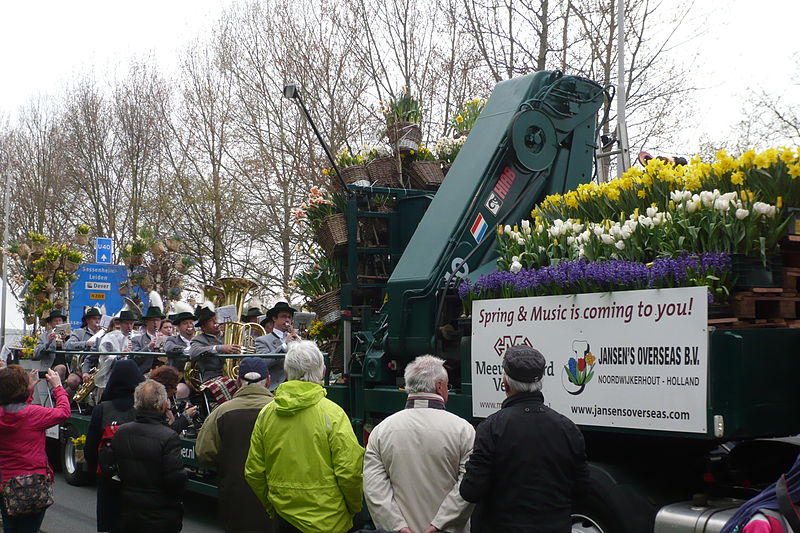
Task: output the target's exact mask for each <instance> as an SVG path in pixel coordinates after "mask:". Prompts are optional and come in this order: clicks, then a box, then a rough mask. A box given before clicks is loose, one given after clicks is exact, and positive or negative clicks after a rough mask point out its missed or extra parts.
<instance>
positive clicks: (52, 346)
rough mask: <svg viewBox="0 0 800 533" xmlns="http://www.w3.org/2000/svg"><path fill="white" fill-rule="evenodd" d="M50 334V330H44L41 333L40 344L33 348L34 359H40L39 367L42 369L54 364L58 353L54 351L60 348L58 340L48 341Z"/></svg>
mask: <svg viewBox="0 0 800 533" xmlns="http://www.w3.org/2000/svg"><path fill="white" fill-rule="evenodd" d="M49 336H50V332H49V331H44V332H42V334H41V335H39V344H37V345H36V348H34V350H33V360H34V361H39V369H40V370H47V369H48V368H50V367H51V366H53V361H55V359H56V354H54V353H53V350H59V349H60V348H59V347H58V345H57V344H58V342H57V341H53V342H47V337H49Z"/></svg>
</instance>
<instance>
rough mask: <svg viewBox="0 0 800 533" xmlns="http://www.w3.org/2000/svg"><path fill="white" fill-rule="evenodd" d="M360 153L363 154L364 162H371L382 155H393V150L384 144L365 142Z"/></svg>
mask: <svg viewBox="0 0 800 533" xmlns="http://www.w3.org/2000/svg"><path fill="white" fill-rule="evenodd" d="M358 155H359V156H361V158H362V159H363V161H364V163H369V162H370V161H374V160H376V159H381V158H382V157H391V156H392V151H391V150H389V148H387V147H386V146H384V145H382V144H365V145H364V146H362V147H361V150H359V152H358Z"/></svg>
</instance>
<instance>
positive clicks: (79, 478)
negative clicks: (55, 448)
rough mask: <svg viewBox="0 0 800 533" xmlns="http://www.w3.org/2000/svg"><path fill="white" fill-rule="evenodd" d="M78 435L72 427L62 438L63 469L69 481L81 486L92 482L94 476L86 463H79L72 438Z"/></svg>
mask: <svg viewBox="0 0 800 533" xmlns="http://www.w3.org/2000/svg"><path fill="white" fill-rule="evenodd" d="M77 436H78V435H77V433H76V431H75V430H74V429H72V428H71V427H70V428H68V429H67V430H66V431H65V432H64V436H63V438H62V439H61V453H60V456H61V471H62V472H63V473H64V479H65V480H66V482H67V483H69V484H70V485H75V486H76V487H81V486H84V485H89V484H91V482H92V480H93V479H94V476H92V474H91V473H90V472H89V471H88V470H87V467H86V464H85V463H79V462H78V459H77V458H76V457H75V445H74V444H72V439H73V438H74V437H77Z"/></svg>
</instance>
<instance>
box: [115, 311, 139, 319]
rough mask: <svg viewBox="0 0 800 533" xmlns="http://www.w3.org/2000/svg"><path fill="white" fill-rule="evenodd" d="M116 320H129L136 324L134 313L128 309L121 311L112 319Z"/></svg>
mask: <svg viewBox="0 0 800 533" xmlns="http://www.w3.org/2000/svg"><path fill="white" fill-rule="evenodd" d="M114 318H115V319H117V320H130V321H132V322H136V313H134V312H133V311H131V310H130V309H123V310H122V311H120V312H119V316H116V317H114Z"/></svg>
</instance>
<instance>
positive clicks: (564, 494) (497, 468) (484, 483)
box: [460, 346, 589, 533]
mask: <svg viewBox="0 0 800 533" xmlns="http://www.w3.org/2000/svg"><path fill="white" fill-rule="evenodd" d="M544 368H545V359H544V356H542V354H541V353H539V351H538V350H535V349H533V348H531V347H530V346H512V347H510V348H508V350H506V354H505V358H504V360H503V378H502V380H503V389H504V390H505V391H506V396H507V397H506V399H505V401H504V402H503V406H502V408H501V409H500V411H498V412H496V413H494V414H493V415H491V416H489V418H487V419H486V420H484V421H483V423H481V424H480V425H479V426H478V430H477V433H476V436H475V449H474V450H473V452H472V455H471V456H470V459H469V461H468V462H467V466H466V473H465V474H464V479H463V480H462V482H461V487H460V492H461V497H462V498H464V499H465V500H466V501H468V502H472V503H477V504H478V506H477V507H476V509H475V512H474V513H473V515H472V531H473V533H485V532H489V531H514V532H515V533H568V532H569V531H570V527H571V526H570V514H571V510H572V502H573V501H574V498H575V497H576V495H577V494H579V493H580V492H582V491H583V490H585V488H586V486H587V483H588V479H589V471H588V469H587V466H586V451H585V448H584V443H583V436H582V435H581V432H580V431H579V430H578V428H577V427H576V426H575V424H573V423H572V422H571V421H570V420H569V419H568V418H566V417H564V416H562V415H560V414H558V413H557V412H555V411H553V410H552V409H550V408H549V407H547V406H545V405H544V396H542V393H541V389H542V381H541V380H542V375H543V374H544Z"/></svg>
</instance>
